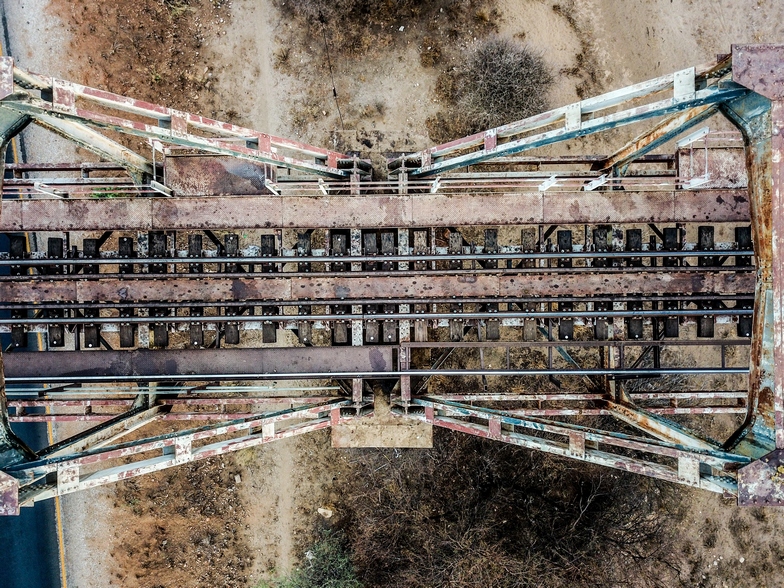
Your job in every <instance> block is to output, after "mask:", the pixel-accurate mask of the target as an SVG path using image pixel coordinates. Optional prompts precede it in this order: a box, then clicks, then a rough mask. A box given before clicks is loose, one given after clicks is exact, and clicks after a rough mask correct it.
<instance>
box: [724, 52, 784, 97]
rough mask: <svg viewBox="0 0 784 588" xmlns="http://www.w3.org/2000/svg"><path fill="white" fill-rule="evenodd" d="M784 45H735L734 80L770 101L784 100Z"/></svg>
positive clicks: (733, 60) (733, 58)
mask: <svg viewBox="0 0 784 588" xmlns="http://www.w3.org/2000/svg"><path fill="white" fill-rule="evenodd" d="M782 63H784V45H773V44H768V45H764V44H763V45H733V46H732V80H733V81H735V82H738V83H739V84H741V85H743V86H746V87H747V88H749V89H751V90H754V91H755V92H756V93H757V94H761V95H762V96H765V98H768V99H770V100H782V99H784V68H782V67H781V64H782Z"/></svg>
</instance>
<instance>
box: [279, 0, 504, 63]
mask: <svg viewBox="0 0 784 588" xmlns="http://www.w3.org/2000/svg"><path fill="white" fill-rule="evenodd" d="M274 3H275V6H276V7H277V8H278V10H280V12H281V14H283V16H285V17H286V18H288V19H289V20H290V21H291V22H293V23H294V24H296V25H298V26H299V27H300V29H301V31H300V32H301V33H302V37H301V41H302V42H303V43H304V46H306V47H308V46H312V45H313V41H314V40H315V39H319V40H322V39H323V34H324V32H326V35H327V38H328V41H329V45H330V49H331V50H332V51H334V52H336V53H338V54H343V55H348V56H358V57H362V56H365V55H367V53H368V52H371V51H377V50H379V49H383V48H384V47H387V46H390V45H392V44H394V43H395V41H396V40H397V39H406V40H410V38H411V37H410V35H411V33H412V30H413V31H414V35H415V36H417V37H420V36H422V35H429V36H430V37H431V39H430V40H431V41H433V40H437V38H438V37H442V38H444V39H450V40H452V41H455V40H457V39H460V38H463V37H466V38H472V37H478V36H482V35H485V34H487V33H488V32H491V31H494V30H496V24H495V21H496V20H497V19H498V12H497V11H496V9H495V6H494V5H495V0H329V1H327V0H294V1H292V0H274ZM400 27H403V31H401V30H400ZM429 46H430V47H433V46H434V45H433V43H432V42H431V43H430V45H429ZM431 51H432V49H431ZM434 58H435V59H434ZM424 59H425V62H428V63H429V64H431V65H435V63H437V61H438V59H440V55H431V56H429V57H425V58H424Z"/></svg>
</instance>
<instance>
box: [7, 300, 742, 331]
mask: <svg viewBox="0 0 784 588" xmlns="http://www.w3.org/2000/svg"><path fill="white" fill-rule="evenodd" d="M303 304H308V303H307V301H303ZM753 314H754V310H753V309H747V308H726V309H709V310H707V309H702V310H700V309H679V310H606V311H605V310H602V311H594V310H586V311H561V312H542V311H525V312H523V311H514V312H506V311H503V312H502V311H498V312H496V311H493V312H422V313H415V312H394V313H382V312H379V313H368V312H364V313H362V314H357V313H350V314H303V315H296V314H289V315H257V314H251V315H247V314H236V315H215V316H204V315H187V316H183V315H168V316H146V317H144V316H129V317H122V316H117V317H52V318H33V317H29V318H25V317H21V318H5V317H3V318H0V325H23V324H24V325H49V324H58V325H83V324H88V325H97V324H114V323H123V324H138V323H158V324H161V323H242V322H273V323H282V322H288V321H353V320H361V321H364V322H367V321H395V320H441V319H463V320H477V319H486V320H503V319H526V318H530V319H538V318H541V319H570V318H655V317H691V316H752V315H753Z"/></svg>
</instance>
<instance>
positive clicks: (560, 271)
mask: <svg viewBox="0 0 784 588" xmlns="http://www.w3.org/2000/svg"><path fill="white" fill-rule="evenodd" d="M632 257H633V256H632ZM15 265H20V266H24V264H15ZM62 265H65V264H62ZM22 269H28V268H26V267H22ZM679 272H683V273H704V274H717V273H735V274H752V273H755V272H756V269H755V268H754V267H751V266H726V265H722V266H707V267H702V266H677V267H662V266H643V267H602V268H597V267H571V268H560V267H540V268H537V267H533V268H497V269H496V268H492V269H485V268H467V269H456V270H452V269H438V268H437V269H426V270H417V271H415V270H397V271H382V270H379V271H374V270H367V271H355V272H349V271H345V272H341V271H310V272H300V271H296V272H252V273H251V272H232V273H229V272H212V273H209V272H202V273H192V274H191V273H185V272H182V273H174V272H172V273H168V274H152V273H149V274H141V273H138V274H119V273H111V274H110V273H105V274H37V275H22V276H8V275H4V276H0V282H14V283H24V282H33V283H36V282H46V281H57V280H61V281H97V280H108V279H122V280H128V281H132V280H140V281H142V280H143V281H150V280H157V281H166V280H168V279H170V278H188V279H192V280H198V279H208V278H209V279H216V278H225V279H234V280H241V279H244V278H248V279H250V278H253V279H263V280H276V279H277V280H280V279H284V278H349V279H365V278H373V277H378V278H392V277H406V278H410V277H423V276H469V277H470V276H474V275H502V276H516V275H550V274H552V275H569V274H618V275H621V274H638V275H643V274H662V275H666V274H672V273H679Z"/></svg>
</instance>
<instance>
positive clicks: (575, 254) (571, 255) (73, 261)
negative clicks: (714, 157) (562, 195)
mask: <svg viewBox="0 0 784 588" xmlns="http://www.w3.org/2000/svg"><path fill="white" fill-rule="evenodd" d="M331 230H334V229H331ZM753 256H754V251H753V250H734V249H733V250H710V251H701V250H696V249H694V250H689V251H683V250H679V251H666V250H657V251H645V250H643V251H560V252H522V251H521V252H520V253H460V254H450V253H444V254H424V255H419V254H410V255H301V256H300V255H286V256H280V255H278V256H247V257H242V256H237V257H179V256H178V257H133V258H131V257H95V258H88V257H78V258H70V257H63V258H57V259H47V258H28V257H25V258H8V257H4V258H0V267H1V266H14V265H20V264H21V265H24V266H25V267H36V266H58V265H118V264H134V265H150V264H162V263H165V264H191V263H193V264H195V263H198V264H206V263H221V264H226V263H233V264H239V265H247V264H253V265H259V264H263V263H283V264H287V263H359V262H368V263H370V262H397V263H401V262H402V263H405V262H408V263H413V262H427V261H493V260H497V261H504V260H512V261H515V260H517V261H526V260H531V259H534V260H539V259H551V260H561V259H571V260H574V259H605V258H607V259H629V258H646V259H649V258H655V259H659V258H663V257H672V258H679V259H682V258H688V257H710V258H714V257H753ZM676 267H679V266H676ZM711 267H720V268H724V267H725V266H705V267H703V268H702V269H704V270H706V269H710V268H711ZM727 267H729V266H727ZM741 267H743V268H745V269H746V270H749V269H750V267H746V266H741ZM499 269H501V268H499ZM503 269H508V268H503ZM529 269H530V268H529ZM542 269H555V268H542ZM570 269H577V268H570ZM594 269H595V268H594ZM602 269H610V268H602ZM624 269H632V268H624ZM343 273H354V272H348V271H347V272H343Z"/></svg>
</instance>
